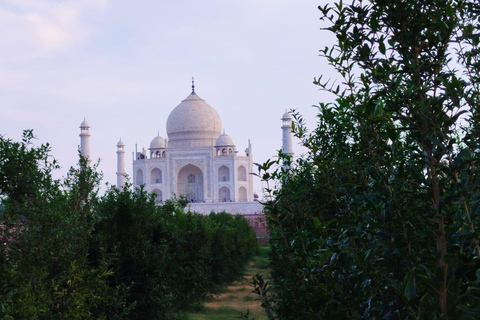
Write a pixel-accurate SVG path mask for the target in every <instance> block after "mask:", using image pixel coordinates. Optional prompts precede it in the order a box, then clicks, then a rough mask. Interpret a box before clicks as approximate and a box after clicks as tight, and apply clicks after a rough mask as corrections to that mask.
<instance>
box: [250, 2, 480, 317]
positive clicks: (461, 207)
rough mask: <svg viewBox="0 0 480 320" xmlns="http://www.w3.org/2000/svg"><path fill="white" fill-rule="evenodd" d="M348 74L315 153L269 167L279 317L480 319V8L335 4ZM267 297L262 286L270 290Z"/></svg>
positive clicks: (263, 169)
mask: <svg viewBox="0 0 480 320" xmlns="http://www.w3.org/2000/svg"><path fill="white" fill-rule="evenodd" d="M319 9H320V11H321V13H322V20H323V21H324V22H325V23H326V24H328V25H327V26H326V28H325V30H327V31H330V32H332V33H334V34H335V36H336V39H337V41H338V43H337V44H336V45H334V46H333V47H326V48H325V49H323V50H321V55H322V56H323V57H325V58H326V59H327V60H328V62H329V63H330V65H332V66H333V67H334V68H335V69H336V70H337V71H338V73H339V75H340V76H341V77H342V78H343V81H342V83H341V84H339V85H338V86H336V85H332V84H331V83H329V82H328V81H323V80H322V78H321V77H320V78H319V79H316V80H315V83H316V84H317V85H319V86H320V87H321V88H322V89H323V90H326V91H329V92H331V93H333V94H335V95H336V100H335V102H334V103H331V104H325V103H324V104H320V106H319V108H318V110H319V113H318V124H317V127H316V129H315V130H314V131H313V132H312V133H307V129H306V127H305V125H304V121H303V119H302V117H301V116H300V115H299V114H296V113H295V112H292V113H293V114H294V116H295V119H296V121H295V122H294V125H293V127H292V129H293V131H294V132H295V134H296V136H297V137H299V138H300V141H301V143H302V144H303V145H304V146H305V147H307V148H308V152H307V153H306V154H305V155H304V156H303V157H301V158H300V159H298V160H297V161H295V162H294V163H292V164H291V165H290V164H289V162H290V161H291V160H292V159H288V157H287V156H285V155H280V159H279V161H269V162H266V163H264V164H262V165H259V175H260V176H262V177H263V179H264V180H266V181H267V182H268V183H269V187H268V188H267V193H268V196H270V199H269V201H268V203H267V220H268V224H269V227H270V232H271V233H270V236H271V245H272V268H273V271H272V282H273V287H272V289H273V291H274V292H275V294H274V295H273V296H272V295H264V297H263V298H264V305H266V306H267V307H269V309H271V310H273V311H274V314H272V316H271V318H278V319H352V318H355V319H474V318H478V314H480V298H479V297H480V247H479V239H480V198H479V196H480V190H479V188H480V175H479V174H480V171H479V169H480V168H479V166H478V158H479V155H480V154H479V151H480V144H479V136H480V135H479V134H480V131H479V124H480V117H479V111H480V110H479V108H480V81H479V80H480V78H479V75H480V73H479V70H480V60H479V58H480V47H479V39H480V20H479V19H480V18H479V16H480V15H479V14H480V5H479V4H478V2H477V1H462V0H447V1H445V0H431V1H417V0H388V1H380V0H378V1H376V0H372V1H352V3H351V4H349V5H344V4H342V2H340V3H337V4H334V5H326V6H321V7H320V8H319ZM259 291H261V290H259Z"/></svg>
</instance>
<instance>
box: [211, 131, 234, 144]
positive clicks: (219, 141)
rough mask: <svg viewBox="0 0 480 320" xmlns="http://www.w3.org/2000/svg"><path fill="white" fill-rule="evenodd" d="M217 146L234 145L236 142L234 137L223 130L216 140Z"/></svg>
mask: <svg viewBox="0 0 480 320" xmlns="http://www.w3.org/2000/svg"><path fill="white" fill-rule="evenodd" d="M215 146H216V147H234V146H235V144H234V143H233V140H232V138H231V137H230V136H229V135H228V134H226V133H225V131H223V133H222V134H221V135H220V137H218V139H217V141H216V142H215Z"/></svg>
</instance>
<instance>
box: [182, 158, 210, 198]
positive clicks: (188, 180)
mask: <svg viewBox="0 0 480 320" xmlns="http://www.w3.org/2000/svg"><path fill="white" fill-rule="evenodd" d="M177 194H178V195H185V196H187V198H188V200H190V201H191V202H203V201H204V200H205V198H204V194H203V172H202V170H201V169H200V168H199V167H197V166H195V165H193V164H187V165H185V166H183V167H182V168H180V170H178V174H177Z"/></svg>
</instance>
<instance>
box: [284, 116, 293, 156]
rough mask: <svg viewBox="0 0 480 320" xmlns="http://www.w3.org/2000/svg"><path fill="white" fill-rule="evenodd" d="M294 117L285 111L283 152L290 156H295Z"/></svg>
mask: <svg viewBox="0 0 480 320" xmlns="http://www.w3.org/2000/svg"><path fill="white" fill-rule="evenodd" d="M292 119H293V118H292V116H291V115H290V114H289V113H288V112H287V111H285V113H284V114H283V116H282V131H283V139H282V151H283V153H285V154H288V155H289V156H293V146H292Z"/></svg>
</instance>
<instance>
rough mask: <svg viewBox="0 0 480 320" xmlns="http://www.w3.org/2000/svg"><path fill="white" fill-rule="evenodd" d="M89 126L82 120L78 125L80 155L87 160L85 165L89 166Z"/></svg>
mask: <svg viewBox="0 0 480 320" xmlns="http://www.w3.org/2000/svg"><path fill="white" fill-rule="evenodd" d="M88 129H90V125H89V124H88V122H87V121H86V120H85V118H84V119H83V122H82V123H81V124H80V135H79V136H80V154H81V155H82V156H83V157H85V158H86V159H87V165H90V162H92V159H91V158H90V132H89V131H88Z"/></svg>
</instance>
